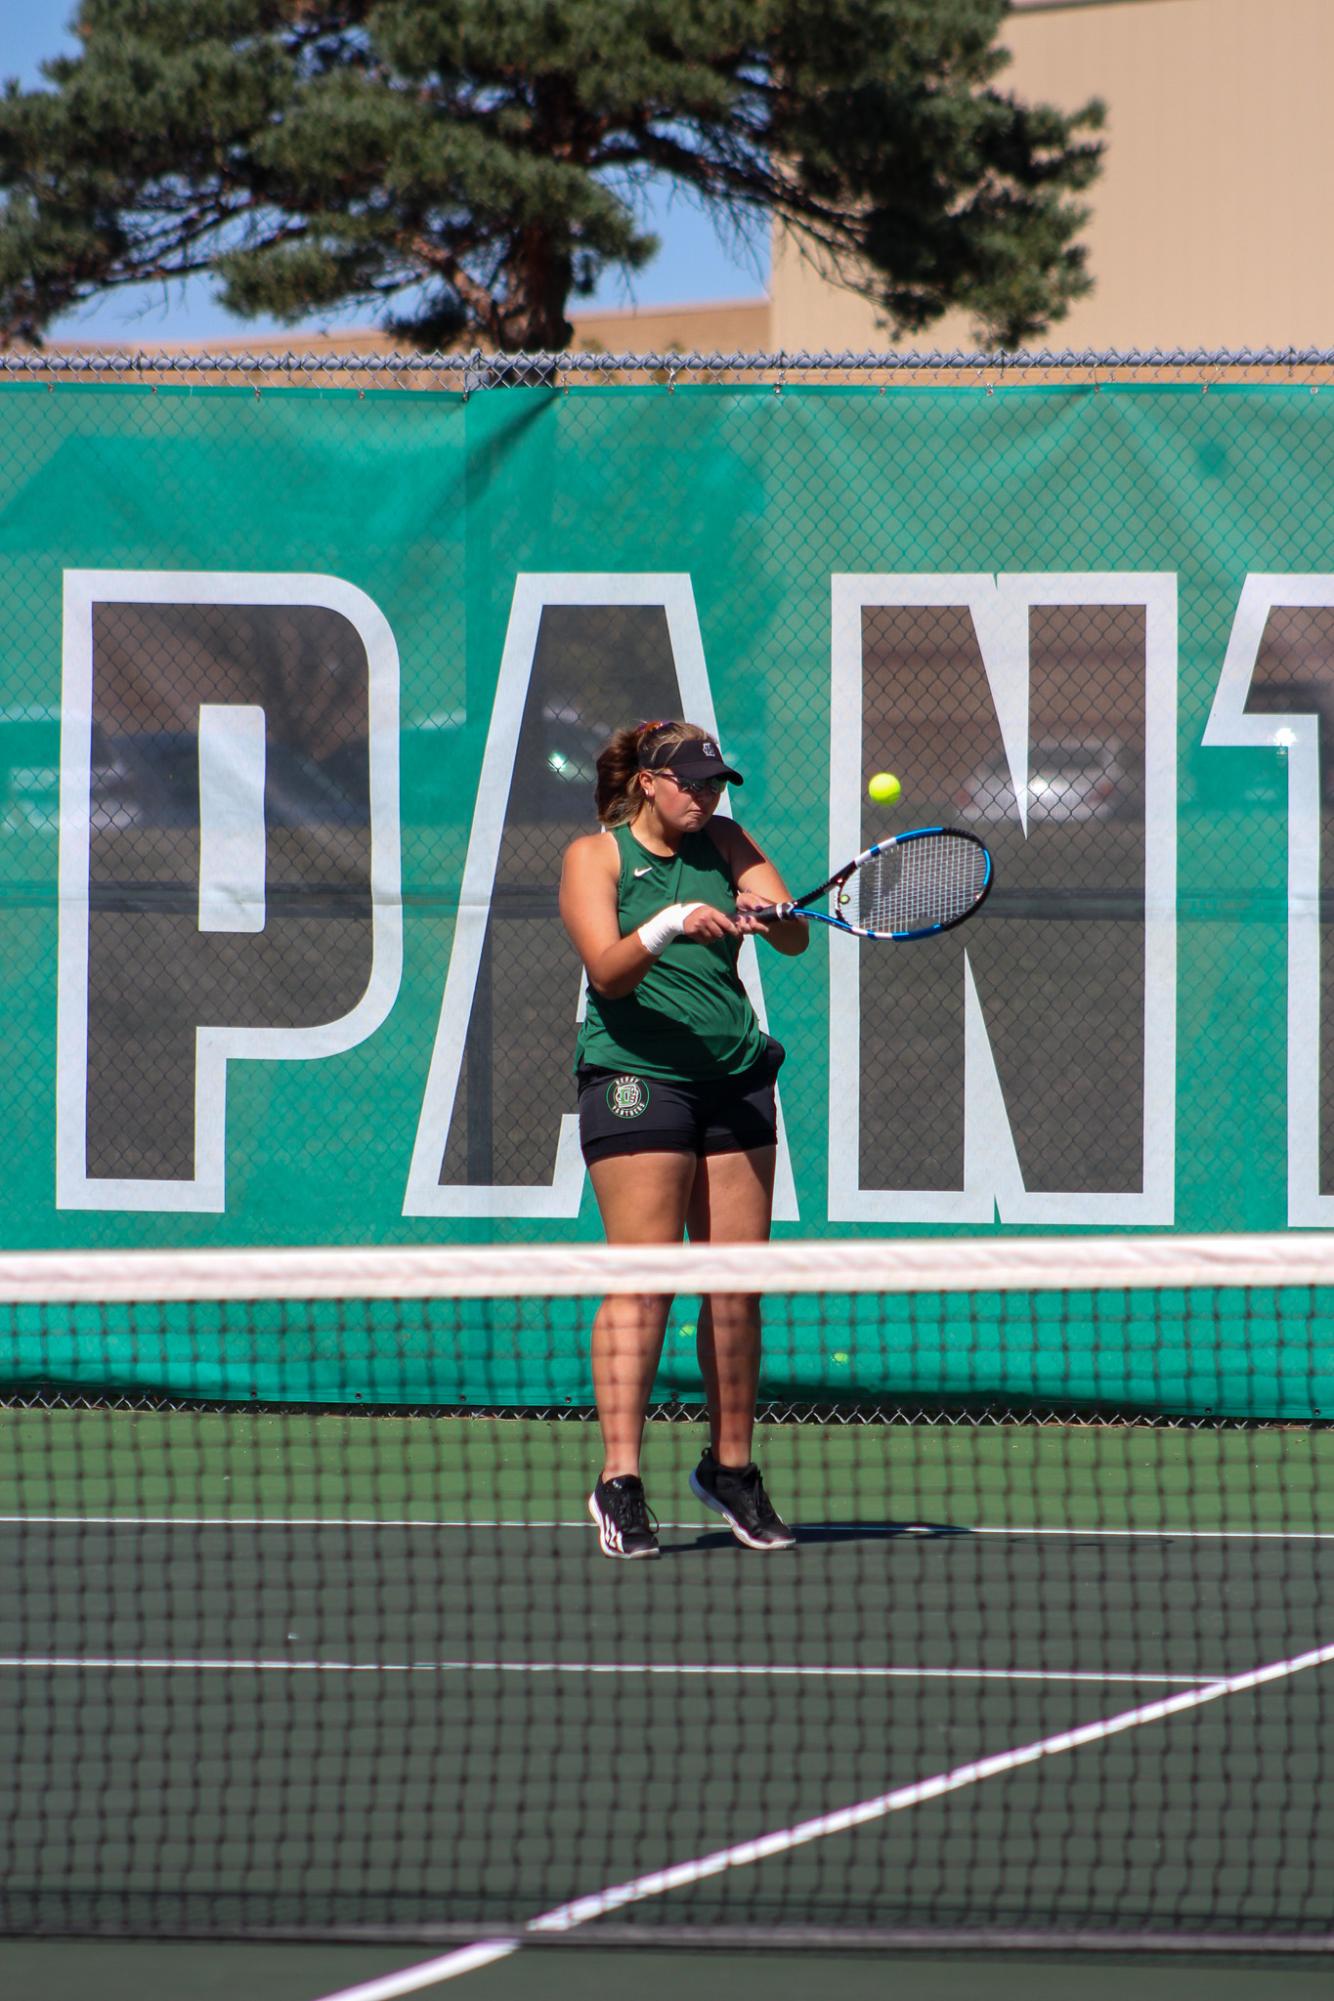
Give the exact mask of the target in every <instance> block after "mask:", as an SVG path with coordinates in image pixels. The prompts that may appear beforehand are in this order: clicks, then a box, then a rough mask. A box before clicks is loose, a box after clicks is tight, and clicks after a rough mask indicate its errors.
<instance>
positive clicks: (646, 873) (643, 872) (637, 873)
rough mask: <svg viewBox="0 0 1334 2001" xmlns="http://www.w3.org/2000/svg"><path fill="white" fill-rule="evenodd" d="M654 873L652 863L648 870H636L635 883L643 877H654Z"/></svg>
mask: <svg viewBox="0 0 1334 2001" xmlns="http://www.w3.org/2000/svg"><path fill="white" fill-rule="evenodd" d="M652 873H653V864H652V862H650V863H649V865H648V867H647V868H637V869H636V870H635V881H636V882H638V880H639V878H640V876H641V875H652Z"/></svg>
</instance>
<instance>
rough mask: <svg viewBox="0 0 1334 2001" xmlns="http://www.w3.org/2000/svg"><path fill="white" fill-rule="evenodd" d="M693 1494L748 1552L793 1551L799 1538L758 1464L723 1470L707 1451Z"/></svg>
mask: <svg viewBox="0 0 1334 2001" xmlns="http://www.w3.org/2000/svg"><path fill="white" fill-rule="evenodd" d="M690 1486H691V1491H692V1492H693V1493H694V1494H696V1495H698V1497H699V1499H700V1500H701V1501H703V1503H704V1505H705V1507H706V1508H712V1509H713V1511H714V1513H715V1514H718V1515H721V1516H722V1517H723V1518H724V1520H725V1521H726V1523H727V1526H728V1527H729V1528H730V1529H731V1531H732V1534H733V1535H734V1536H735V1537H736V1539H737V1541H738V1542H742V1543H744V1544H745V1545H746V1548H747V1549H791V1547H792V1545H793V1544H794V1543H795V1541H796V1540H797V1538H796V1537H795V1536H794V1535H793V1533H792V1531H791V1529H790V1528H789V1527H788V1525H787V1523H786V1522H785V1521H782V1520H780V1518H779V1515H778V1511H777V1510H776V1508H775V1507H774V1504H773V1502H772V1501H771V1500H770V1499H769V1496H768V1495H767V1494H766V1493H765V1491H764V1481H763V1479H762V1478H761V1476H760V1469H759V1467H758V1466H757V1465H756V1464H755V1462H754V1460H752V1461H751V1462H750V1464H749V1465H748V1466H720V1465H719V1463H718V1461H717V1460H716V1459H715V1458H714V1456H713V1453H712V1452H711V1451H709V1450H708V1449H707V1448H706V1449H705V1452H704V1457H703V1458H702V1459H701V1460H700V1462H699V1465H698V1466H697V1467H696V1468H695V1470H694V1472H693V1473H692V1474H691V1476H690Z"/></svg>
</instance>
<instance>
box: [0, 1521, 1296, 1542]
mask: <svg viewBox="0 0 1334 2001" xmlns="http://www.w3.org/2000/svg"><path fill="white" fill-rule="evenodd" d="M23 1526H30V1527H31V1526H41V1527H45V1528H88V1527H96V1528H118V1529H136V1528H159V1529H175V1528H186V1529H275V1528H276V1529H578V1530H579V1532H580V1533H581V1534H582V1535H591V1534H592V1530H591V1528H590V1526H589V1522H588V1517H587V1516H584V1517H583V1518H582V1519H580V1518H579V1517H578V1516H576V1517H575V1518H574V1519H573V1520H570V1521H563V1520H562V1521H555V1520H550V1521H534V1520H531V1519H530V1520H509V1519H504V1520H502V1519H500V1518H498V1517H496V1518H492V1517H485V1518H476V1517H474V1518H473V1519H471V1520H469V1519H465V1518H464V1517H462V1516H459V1517H448V1516H430V1515H0V1528H13V1527H23ZM658 1526H659V1528H664V1529H672V1530H676V1529H695V1530H696V1531H700V1532H708V1531H709V1530H710V1529H711V1528H712V1529H713V1530H714V1532H715V1533H721V1530H718V1529H717V1525H716V1524H711V1523H710V1522H708V1521H706V1520H703V1519H700V1518H697V1519H695V1520H693V1521H688V1522H660V1523H659V1524H658ZM802 1526H803V1525H802V1524H801V1523H800V1522H799V1523H798V1524H797V1535H798V1540H800V1538H801V1529H802ZM805 1526H806V1527H807V1528H808V1529H809V1530H810V1531H811V1536H810V1540H811V1542H812V1544H814V1543H815V1542H816V1541H817V1540H818V1537H819V1531H820V1530H822V1529H823V1530H830V1529H833V1530H839V1531H844V1532H848V1533H853V1532H855V1531H857V1530H863V1529H866V1530H872V1531H874V1532H876V1533H878V1534H880V1535H884V1536H888V1535H890V1534H891V1533H896V1534H898V1535H903V1536H920V1537H922V1538H925V1539H929V1538H930V1537H931V1536H932V1535H934V1534H937V1533H939V1534H944V1535H958V1536H970V1535H991V1536H1040V1535H1051V1536H1105V1537H1112V1536H1118V1537H1124V1536H1134V1537H1142V1538H1144V1539H1146V1540H1149V1541H1154V1540H1165V1539H1167V1538H1168V1537H1173V1538H1175V1539H1177V1540H1185V1539H1187V1538H1190V1539H1193V1540H1195V1541H1197V1542H1334V1529H1196V1528H1185V1527H1181V1528H1171V1527H1166V1528H1157V1529H1139V1528H1120V1529H1114V1528H1099V1527H1096V1526H1093V1525H1090V1526H1088V1527H1086V1528H1079V1527H1070V1526H1062V1527H1060V1528H1049V1527H1045V1526H1042V1525H1037V1526H1033V1525H1030V1524H1020V1525H1017V1526H1013V1527H1007V1526H1006V1525H1005V1524H1004V1523H1002V1522H993V1523H986V1522H965V1523H963V1524H961V1525H960V1526H957V1527H956V1526H955V1525H954V1524H953V1523H950V1522H940V1523H931V1522H887V1521H878V1522H875V1521H871V1522H819V1523H807V1524H806V1525H805Z"/></svg>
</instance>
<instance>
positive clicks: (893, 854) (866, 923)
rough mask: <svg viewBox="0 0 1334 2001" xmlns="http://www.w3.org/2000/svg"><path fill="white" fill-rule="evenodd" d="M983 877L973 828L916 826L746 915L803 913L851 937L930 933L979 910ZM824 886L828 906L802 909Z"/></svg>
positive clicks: (982, 852) (986, 882)
mask: <svg viewBox="0 0 1334 2001" xmlns="http://www.w3.org/2000/svg"><path fill="white" fill-rule="evenodd" d="M991 878H992V870H991V856H990V854H989V853H988V851H987V849H986V847H985V846H984V845H983V843H982V842H981V841H979V840H978V838H977V835H976V834H965V833H961V832H960V831H959V830H958V829H957V828H954V827H916V828H914V829H913V831H912V832H911V833H908V834H895V835H894V836H893V837H892V839H890V840H888V841H877V842H876V843H875V846H874V847H870V848H867V850H866V852H865V853H864V854H860V855H856V856H854V858H853V859H852V861H850V862H848V863H847V864H846V866H845V867H843V868H841V869H839V871H838V873H837V874H836V875H831V876H830V878H829V880H828V882H822V883H821V884H820V887H819V888H818V889H813V890H811V892H810V894H809V895H808V896H800V897H798V898H797V901H796V902H795V903H771V904H769V905H767V906H766V907H765V908H764V909H763V910H748V911H747V912H746V915H747V916H748V917H758V918H759V919H760V921H761V922H762V923H763V922H765V921H766V920H769V919H772V918H779V919H782V918H785V917H804V918H807V919H808V920H809V921H810V922H812V923H816V924H832V925H833V926H834V928H835V930H837V931H850V932H851V933H852V935H853V937H854V938H893V939H899V940H902V939H905V938H932V937H934V936H935V934H936V933H937V932H938V931H950V930H952V929H953V928H954V926H955V925H956V924H962V923H963V921H964V919H965V917H971V916H972V915H973V913H974V911H976V910H980V909H981V908H982V905H983V904H984V903H985V902H986V900H987V896H988V893H989V892H990V889H991ZM830 890H832V891H833V892H834V897H833V908H832V909H831V910H812V909H810V908H809V905H811V904H812V903H814V902H816V901H817V899H818V898H819V897H822V896H824V895H825V894H826V893H827V892H828V891H830Z"/></svg>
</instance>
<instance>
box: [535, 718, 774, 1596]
mask: <svg viewBox="0 0 1334 2001" xmlns="http://www.w3.org/2000/svg"><path fill="white" fill-rule="evenodd" d="M729 779H730V780H731V782H732V783H733V784H734V785H740V784H741V782H742V780H741V774H740V773H739V772H738V771H735V770H733V769H732V767H731V766H730V765H729V764H727V763H726V762H725V761H724V759H723V756H722V753H721V752H720V750H719V749H718V746H717V744H716V743H715V742H714V741H713V739H712V738H711V737H710V736H709V735H708V733H707V731H705V730H702V729H700V728H698V727H697V725H695V724H694V723H685V722H654V723H641V724H640V725H639V726H638V728H636V729H623V730H618V731H617V733H616V735H615V736H614V737H613V738H612V739H611V741H610V743H609V744H608V745H607V746H606V748H605V749H604V750H603V752H602V753H601V755H600V756H599V758H598V760H597V785H596V792H595V797H596V804H597V816H598V819H599V820H600V821H601V823H602V831H601V833H597V834H588V835H585V836H584V837H583V838H582V839H580V840H577V841H573V842H572V843H571V844H570V846H569V848H568V849H567V850H566V854H565V865H564V869H563V871H562V875H561V888H560V911H561V916H562V918H563V919H564V922H565V928H566V929H567V931H568V932H569V934H570V937H571V938H572V939H573V941H574V944H575V947H576V949H577V951H578V953H579V956H580V957H581V958H582V960H583V962H584V966H585V969H586V971H587V974H588V1005H587V1011H586V1014H585V1018H584V1022H583V1025H582V1027H581V1029H580V1032H579V1041H578V1048H577V1054H576V1072H577V1076H578V1082H579V1132H580V1140H581V1142H582V1146H583V1153H584V1159H585V1160H586V1161H587V1163H588V1172H589V1176H590V1178H591V1180H592V1183H593V1189H594V1193H595V1194H596V1196H597V1201H598V1207H599V1209H600V1211H601V1213H602V1222H603V1227H604V1229H605V1230H606V1233H607V1240H608V1242H609V1243H613V1244H667V1243H680V1241H681V1239H682V1237H683V1235H684V1234H686V1233H687V1232H688V1233H689V1235H690V1237H691V1239H692V1240H693V1241H695V1242H711V1243H758V1242H761V1241H763V1240H764V1239H766V1238H767V1237H768V1235H769V1222H770V1215H771V1211H772V1207H773V1179H774V1155H775V1147H776V1133H777V1123H776V1114H775V1109H774V1079H775V1077H776V1076H777V1074H778V1067H779V1065H780V1064H781V1063H782V1061H783V1055H784V1051H783V1049H782V1047H781V1045H780V1044H779V1043H777V1042H775V1041H773V1039H772V1038H771V1037H769V1036H766V1035H765V1034H764V1032H763V1031H762V1029H761V1028H760V1025H759V1023H758V1021H757V1020H756V1018H755V1011H754V1009H753V1008H752V1007H751V1004H750V1001H749V999H748V998H747V996H746V991H745V988H744V987H743V986H742V984H741V981H740V979H739V978H738V976H737V969H736V967H737V954H738V952H739V950H740V947H741V940H742V938H743V936H745V935H746V934H747V933H748V932H754V933H756V934H757V935H759V936H761V937H765V938H767V939H768V940H769V942H770V944H772V945H774V946H776V947H777V948H778V950H779V951H780V952H786V953H797V952H804V951H805V949H806V944H807V939H808V936H809V927H808V926H807V925H805V924H803V923H801V922H800V921H797V920H793V919H788V920H786V921H784V922H770V923H768V924H764V923H760V922H757V921H756V919H755V918H753V917H750V916H749V915H748V914H747V913H748V911H749V910H751V909H762V908H764V907H765V906H766V905H768V904H773V903H777V902H782V901H785V900H786V898H787V894H788V892H787V890H786V888H785V887H784V885H783V881H782V878H781V877H780V876H779V873H778V871H777V869H776V868H775V867H774V865H773V863H772V862H771V861H769V860H768V859H767V858H766V856H765V855H764V854H763V853H762V852H761V851H760V849H759V848H758V847H756V845H755V843H754V841H752V840H751V839H750V837H749V835H747V834H744V833H743V832H742V830H741V828H740V827H739V826H738V825H737V824H736V822H735V821H734V820H730V819H725V818H724V819H716V818H715V817H714V816H715V814H716V812H717V808H718V801H719V797H720V795H721V793H722V790H723V786H724V785H725V783H726V782H727V781H728V780H729ZM670 1304H671V1301H670V1299H669V1298H664V1297H661V1296H650V1295H618V1296H614V1297H612V1298H609V1299H606V1300H604V1301H603V1303H602V1305H601V1306H600V1307H599V1309H598V1312H597V1316H596V1318H595V1320H594V1322H593V1386H594V1392H595V1394H596V1397H597V1406H598V1417H599V1420H600V1422H601V1427H602V1440H603V1448H604V1454H605V1457H604V1460H603V1467H602V1474H601V1477H600V1478H599V1480H598V1483H597V1485H596V1487H595V1488H594V1489H593V1492H592V1495H591V1496H590V1498H589V1503H588V1507H589V1513H590V1514H591V1515H592V1517H593V1519H594V1521H595V1522H596V1523H597V1525H598V1534H599V1538H600V1541H601V1545H602V1550H603V1553H604V1554H605V1555H607V1556H614V1557H647V1556H656V1555H657V1554H658V1537H657V1532H656V1524H655V1521H654V1518H653V1515H652V1514H651V1512H650V1510H649V1507H648V1504H647V1501H646V1499H645V1495H644V1486H643V1482H642V1480H641V1479H640V1474H639V1452H640V1442H641V1438H642V1434H643V1428H644V1418H645V1415H646V1414H647V1410H648V1400H649V1392H650V1390H651V1388H652V1385H653V1377H654V1372H655V1370H656V1369H657V1365H658V1356H659V1354H660V1353H661V1350H662V1341H663V1333H664V1330H665V1327H666V1323H667V1309H668V1307H669V1306H670ZM697 1345H698V1354H699V1365H700V1371H701V1374H702V1375H703V1378H704V1385H705V1390H706V1393H707V1396H708V1409H709V1433H710V1444H709V1448H708V1450H707V1451H706V1452H705V1453H704V1456H703V1458H702V1459H701V1460H700V1462H699V1465H698V1466H697V1468H696V1469H695V1471H694V1472H693V1473H692V1474H691V1476H690V1484H691V1487H692V1488H693V1490H694V1492H695V1494H696V1495H697V1496H698V1498H699V1499H700V1500H701V1501H703V1502H704V1503H705V1505H706V1506H707V1507H709V1508H712V1509H713V1510H714V1511H715V1512H716V1513H718V1514H720V1515H722V1516H724V1517H725V1518H726V1520H727V1522H728V1524H729V1526H730V1528H731V1530H732V1534H733V1535H734V1536H735V1537H736V1539H737V1541H738V1542H741V1543H744V1544H745V1546H746V1548H748V1549H758V1550H770V1549H788V1548H790V1547H791V1545H792V1543H793V1541H794V1539H795V1538H794V1537H793V1535H792V1532H791V1530H790V1529H789V1528H787V1527H786V1526H785V1525H784V1523H783V1522H782V1521H780V1519H779V1517H778V1515H777V1513H776V1512H775V1510H774V1507H773V1504H772V1502H771V1501H770V1500H769V1497H768V1495H767V1494H766V1492H765V1490H764V1481H763V1479H762V1478H761V1476H760V1470H759V1468H758V1466H756V1465H755V1464H754V1462H753V1461H752V1459H751V1456H750V1452H751V1431H752V1426H753V1424H754V1420H755V1390H756V1384H757V1381H758V1377H759V1357H760V1321H759V1302H758V1300H757V1299H756V1298H755V1297H754V1296H753V1295H751V1294H746V1293H714V1294H713V1295H711V1296H710V1297H707V1298H705V1299H704V1301H703V1302H702V1304H701V1310H700V1318H699V1334H698V1344H697Z"/></svg>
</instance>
